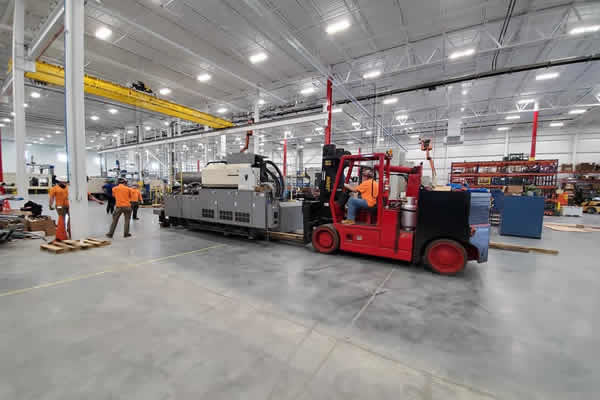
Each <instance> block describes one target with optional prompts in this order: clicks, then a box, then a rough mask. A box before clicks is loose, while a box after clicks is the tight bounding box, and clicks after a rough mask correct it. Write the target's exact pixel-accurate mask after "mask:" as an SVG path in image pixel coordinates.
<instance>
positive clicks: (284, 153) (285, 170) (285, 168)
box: [283, 139, 287, 179]
mask: <svg viewBox="0 0 600 400" xmlns="http://www.w3.org/2000/svg"><path fill="white" fill-rule="evenodd" d="M286 177H287V139H283V179H286Z"/></svg>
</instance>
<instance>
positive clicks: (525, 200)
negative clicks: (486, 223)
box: [500, 196, 544, 239]
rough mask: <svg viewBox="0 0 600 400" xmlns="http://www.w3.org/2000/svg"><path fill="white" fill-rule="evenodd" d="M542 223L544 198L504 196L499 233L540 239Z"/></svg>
mask: <svg viewBox="0 0 600 400" xmlns="http://www.w3.org/2000/svg"><path fill="white" fill-rule="evenodd" d="M543 225H544V198H543V197H538V196H505V197H504V209H503V210H502V220H501V224H500V234H501V235H510V236H519V237H528V238H535V239H541V238H542V228H543Z"/></svg>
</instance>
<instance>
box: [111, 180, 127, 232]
mask: <svg viewBox="0 0 600 400" xmlns="http://www.w3.org/2000/svg"><path fill="white" fill-rule="evenodd" d="M112 194H113V197H114V198H115V206H116V208H115V212H114V213H113V219H112V224H111V225H110V231H109V232H108V233H107V234H106V236H107V237H109V238H112V237H113V234H114V233H115V228H116V227H117V223H118V222H119V218H120V217H121V214H124V216H125V221H124V224H125V226H124V234H123V237H130V236H131V234H130V233H129V222H130V220H131V199H132V198H133V194H132V191H131V189H130V188H128V187H127V179H125V178H119V184H118V185H117V186H115V187H114V188H113V189H112Z"/></svg>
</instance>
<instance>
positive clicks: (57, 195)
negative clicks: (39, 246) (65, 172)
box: [48, 176, 71, 240]
mask: <svg viewBox="0 0 600 400" xmlns="http://www.w3.org/2000/svg"><path fill="white" fill-rule="evenodd" d="M48 197H49V199H48V207H49V208H50V209H51V210H54V206H55V205H56V213H57V214H58V225H59V226H58V230H57V235H56V236H57V239H59V240H65V239H67V237H66V234H67V232H69V236H70V232H71V229H70V226H71V221H70V217H69V221H68V222H67V217H68V216H69V187H68V186H67V177H66V176H61V177H58V178H56V185H55V186H53V187H52V189H50V191H49V192H48ZM65 226H68V227H69V228H66V229H65Z"/></svg>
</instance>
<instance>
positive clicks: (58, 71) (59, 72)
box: [25, 61, 233, 129]
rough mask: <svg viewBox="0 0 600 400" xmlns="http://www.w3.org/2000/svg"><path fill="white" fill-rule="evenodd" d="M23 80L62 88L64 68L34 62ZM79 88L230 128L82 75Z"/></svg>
mask: <svg viewBox="0 0 600 400" xmlns="http://www.w3.org/2000/svg"><path fill="white" fill-rule="evenodd" d="M25 76H26V77H27V78H30V79H34V80H36V81H41V82H46V83H49V84H52V85H56V86H64V85H65V70H64V68H62V67H60V66H58V65H53V64H48V63H45V62H43V61H37V62H36V71H35V72H26V73H25ZM83 84H84V86H83V88H84V90H85V92H86V93H89V94H93V95H94V96H99V97H104V98H107V99H111V100H114V101H116V102H119V103H123V104H129V105H132V106H135V107H139V108H143V109H146V110H150V111H155V112H158V113H161V114H165V115H169V116H171V117H176V118H181V119H184V120H187V121H192V122H196V123H198V124H202V125H208V126H210V127H211V128H215V129H220V128H229V127H231V126H233V123H232V122H231V121H227V120H226V119H223V118H219V117H215V116H213V115H210V114H207V113H203V112H201V111H198V110H195V109H193V108H190V107H186V106H182V105H180V104H176V103H172V102H170V101H167V100H162V99H159V98H157V97H155V96H152V95H150V94H147V93H142V92H139V91H137V90H135V89H131V88H128V87H125V86H121V85H117V84H115V83H112V82H108V81H105V80H103V79H99V78H95V77H93V76H89V75H84V78H83Z"/></svg>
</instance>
